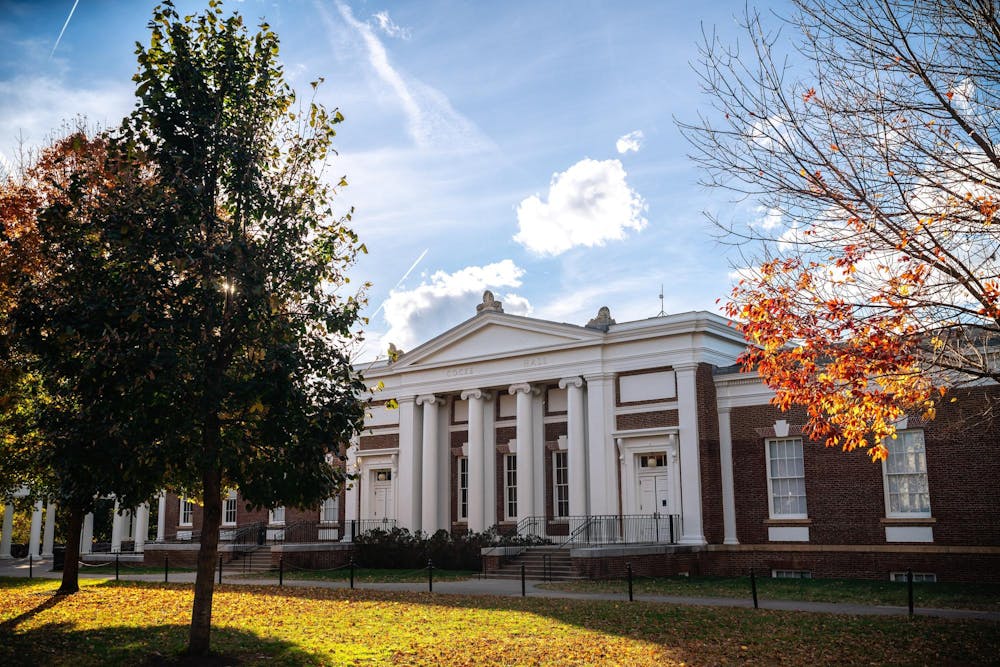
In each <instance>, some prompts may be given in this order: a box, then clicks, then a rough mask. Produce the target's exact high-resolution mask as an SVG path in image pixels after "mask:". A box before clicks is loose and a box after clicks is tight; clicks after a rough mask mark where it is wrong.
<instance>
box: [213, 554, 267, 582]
mask: <svg viewBox="0 0 1000 667" xmlns="http://www.w3.org/2000/svg"><path fill="white" fill-rule="evenodd" d="M271 570H272V567H271V549H270V548H269V547H261V548H258V549H256V550H254V551H248V552H245V553H237V554H234V557H233V559H232V560H231V561H228V562H223V563H222V573H223V576H225V575H227V574H259V573H263V572H270V571H271Z"/></svg>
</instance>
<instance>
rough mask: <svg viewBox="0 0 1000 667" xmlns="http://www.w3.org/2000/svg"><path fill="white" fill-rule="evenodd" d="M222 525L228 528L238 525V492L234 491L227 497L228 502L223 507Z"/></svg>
mask: <svg viewBox="0 0 1000 667" xmlns="http://www.w3.org/2000/svg"><path fill="white" fill-rule="evenodd" d="M222 523H223V525H226V526H235V525H236V491H235V490H232V491H230V492H229V493H228V494H227V495H226V502H225V504H224V505H223V507H222Z"/></svg>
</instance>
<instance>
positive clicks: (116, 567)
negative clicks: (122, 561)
mask: <svg viewBox="0 0 1000 667" xmlns="http://www.w3.org/2000/svg"><path fill="white" fill-rule="evenodd" d="M115 581H118V553H117V552H116V553H115Z"/></svg>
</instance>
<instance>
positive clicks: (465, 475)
mask: <svg viewBox="0 0 1000 667" xmlns="http://www.w3.org/2000/svg"><path fill="white" fill-rule="evenodd" d="M455 474H456V476H457V477H458V479H457V480H455V488H456V489H457V491H458V494H457V495H458V497H457V501H458V502H457V505H458V507H457V508H456V513H457V514H458V520H459V521H460V522H463V523H468V521H469V458H468V457H467V456H459V457H458V461H457V462H456V465H455Z"/></svg>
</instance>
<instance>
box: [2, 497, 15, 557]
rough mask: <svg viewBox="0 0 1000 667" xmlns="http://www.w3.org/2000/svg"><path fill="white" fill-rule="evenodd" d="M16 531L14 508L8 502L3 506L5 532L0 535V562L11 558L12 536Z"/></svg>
mask: <svg viewBox="0 0 1000 667" xmlns="http://www.w3.org/2000/svg"><path fill="white" fill-rule="evenodd" d="M13 530H14V506H13V505H12V504H11V503H10V502H8V503H6V504H5V505H4V506H3V532H2V533H0V560H7V559H8V558H10V534H11V532H12V531H13Z"/></svg>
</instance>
